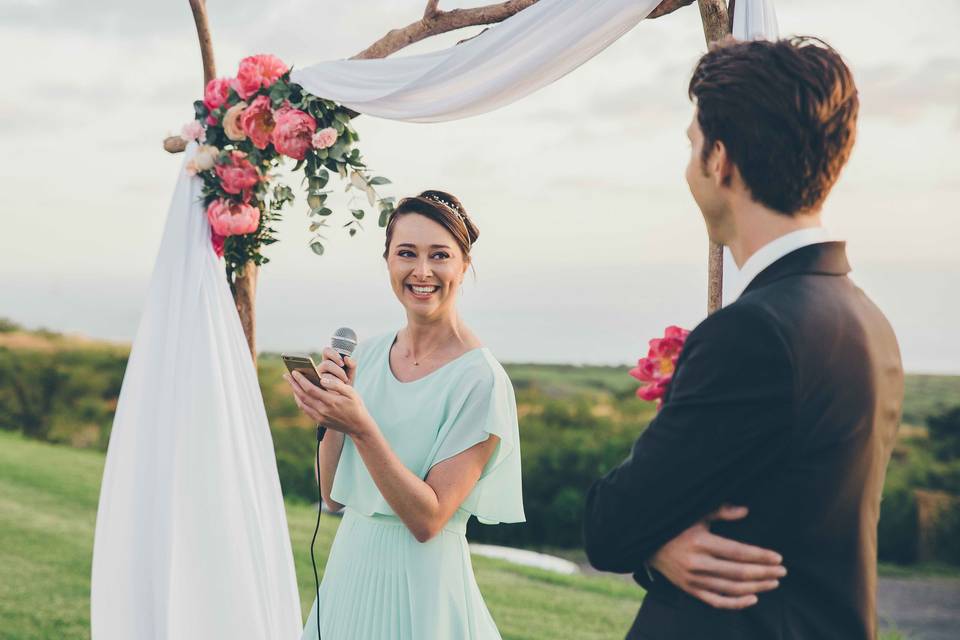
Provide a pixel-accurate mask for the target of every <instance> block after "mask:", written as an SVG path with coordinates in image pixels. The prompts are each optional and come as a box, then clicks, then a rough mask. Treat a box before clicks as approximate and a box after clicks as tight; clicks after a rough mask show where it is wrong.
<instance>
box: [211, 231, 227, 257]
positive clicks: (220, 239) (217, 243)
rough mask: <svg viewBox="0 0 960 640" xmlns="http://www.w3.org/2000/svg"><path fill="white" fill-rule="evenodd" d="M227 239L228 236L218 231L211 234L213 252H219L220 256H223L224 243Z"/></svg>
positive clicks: (218, 255)
mask: <svg viewBox="0 0 960 640" xmlns="http://www.w3.org/2000/svg"><path fill="white" fill-rule="evenodd" d="M226 239H227V238H226V237H225V236H221V235H219V234H217V233H211V234H210V244H212V245H213V252H214V253H215V254H217V257H218V258H222V257H223V243H224V241H225V240H226Z"/></svg>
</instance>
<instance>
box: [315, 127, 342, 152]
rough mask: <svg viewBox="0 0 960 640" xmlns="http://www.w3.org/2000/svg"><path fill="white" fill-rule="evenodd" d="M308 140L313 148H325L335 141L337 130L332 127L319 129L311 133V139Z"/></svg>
mask: <svg viewBox="0 0 960 640" xmlns="http://www.w3.org/2000/svg"><path fill="white" fill-rule="evenodd" d="M310 142H311V143H312V144H313V148H314V149H327V148H329V147H332V146H333V145H335V144H336V143H337V130H336V129H334V128H333V127H327V128H326V129H320V131H317V132H316V133H315V134H313V139H312V140H311V141H310Z"/></svg>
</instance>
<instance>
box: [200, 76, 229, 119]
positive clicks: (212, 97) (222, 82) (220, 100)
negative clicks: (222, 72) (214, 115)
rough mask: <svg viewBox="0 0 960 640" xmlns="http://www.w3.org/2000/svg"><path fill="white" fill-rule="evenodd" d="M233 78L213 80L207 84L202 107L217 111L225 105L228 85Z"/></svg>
mask: <svg viewBox="0 0 960 640" xmlns="http://www.w3.org/2000/svg"><path fill="white" fill-rule="evenodd" d="M232 82H233V78H214V79H213V80H211V81H210V82H208V83H207V88H206V89H205V90H204V92H203V106H205V107H206V108H207V109H208V110H210V111H213V110H214V109H219V108H220V107H222V106H223V105H225V104H226V103H227V97H228V96H229V95H230V83H232Z"/></svg>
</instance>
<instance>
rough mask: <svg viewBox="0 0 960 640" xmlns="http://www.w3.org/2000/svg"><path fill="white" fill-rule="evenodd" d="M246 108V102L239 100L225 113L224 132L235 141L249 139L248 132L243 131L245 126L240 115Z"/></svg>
mask: <svg viewBox="0 0 960 640" xmlns="http://www.w3.org/2000/svg"><path fill="white" fill-rule="evenodd" d="M246 108H247V103H246V102H238V103H237V104H235V105H233V106H232V107H230V108H229V109H227V112H226V113H225V114H223V132H224V133H225V134H227V137H228V138H230V139H231V140H233V141H234V142H240V141H241V140H246V139H247V134H245V133H244V132H243V127H241V126H240V116H241V115H243V110H244V109H246Z"/></svg>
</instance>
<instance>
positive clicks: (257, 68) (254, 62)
mask: <svg viewBox="0 0 960 640" xmlns="http://www.w3.org/2000/svg"><path fill="white" fill-rule="evenodd" d="M286 72H287V65H286V64H285V63H284V62H283V60H281V59H280V58H278V57H276V56H273V55H269V54H260V55H257V56H250V57H248V58H244V59H243V60H241V61H240V70H239V71H238V72H237V77H236V79H235V80H234V81H233V83H232V84H231V86H232V87H233V88H234V89H235V90H236V92H237V94H238V95H239V96H240V97H241V98H243V99H244V100H249V99H250V97H251V96H252V95H253V94H255V93H256V92H257V91H259V90H260V88H261V87H263V88H266V87H269V86H270V85H272V84H273V83H274V82H276V81H277V80H278V79H279V78H280V76H282V75H283V74H285V73H286Z"/></svg>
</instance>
